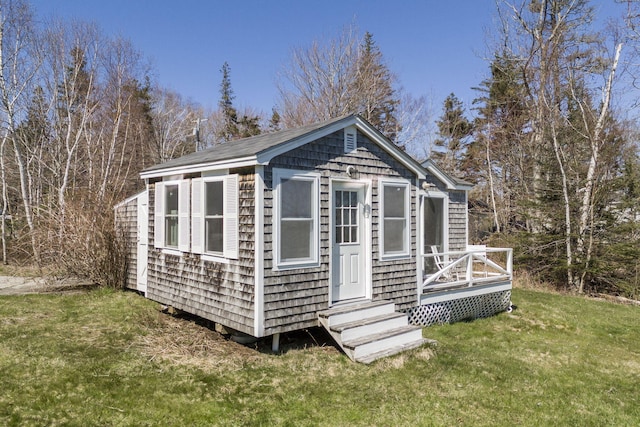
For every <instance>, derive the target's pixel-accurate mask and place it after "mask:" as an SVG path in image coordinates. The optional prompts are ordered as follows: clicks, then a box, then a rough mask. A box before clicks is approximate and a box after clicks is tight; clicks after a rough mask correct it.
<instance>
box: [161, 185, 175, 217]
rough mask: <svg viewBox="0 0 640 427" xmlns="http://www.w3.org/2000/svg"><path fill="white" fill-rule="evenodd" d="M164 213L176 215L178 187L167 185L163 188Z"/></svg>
mask: <svg viewBox="0 0 640 427" xmlns="http://www.w3.org/2000/svg"><path fill="white" fill-rule="evenodd" d="M164 197H165V198H164V200H165V202H164V213H165V215H166V214H169V215H178V186H177V185H167V186H166V187H164Z"/></svg>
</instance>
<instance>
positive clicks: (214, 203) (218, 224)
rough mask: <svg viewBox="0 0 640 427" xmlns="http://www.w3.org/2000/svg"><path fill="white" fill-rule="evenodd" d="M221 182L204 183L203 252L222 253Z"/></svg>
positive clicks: (222, 203)
mask: <svg viewBox="0 0 640 427" xmlns="http://www.w3.org/2000/svg"><path fill="white" fill-rule="evenodd" d="M223 194H224V193H223V181H211V182H206V183H205V212H204V229H205V232H204V236H205V252H212V253H219V254H222V253H223V252H224V243H223V242H224V233H223V231H222V230H223V224H224V216H223V215H224V214H223V212H224V210H223V206H224V198H223Z"/></svg>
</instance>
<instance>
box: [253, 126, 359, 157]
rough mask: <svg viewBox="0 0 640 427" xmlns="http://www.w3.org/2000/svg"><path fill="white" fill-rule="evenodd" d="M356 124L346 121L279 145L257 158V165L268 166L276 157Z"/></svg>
mask: <svg viewBox="0 0 640 427" xmlns="http://www.w3.org/2000/svg"><path fill="white" fill-rule="evenodd" d="M354 123H355V120H353V119H351V120H345V121H342V120H340V121H338V122H336V123H334V124H332V125H330V126H327V127H326V128H322V129H318V130H317V131H314V132H311V133H308V134H306V135H302V136H300V137H298V138H295V139H293V140H291V141H289V142H287V143H284V144H281V145H278V146H276V147H273V148H270V149H268V150H265V151H263V152H262V153H260V154H258V156H257V160H258V161H257V164H259V165H266V164H269V162H270V161H271V160H272V159H273V158H274V157H276V156H279V155H281V154H285V153H287V152H289V151H291V150H295V149H296V148H298V147H302V146H303V145H305V144H308V143H310V142H312V141H315V140H316V139H319V138H322V137H323V136H326V135H330V134H332V133H333V132H337V131H339V130H341V129H344V128H345V127H348V126H351V125H353V124H354Z"/></svg>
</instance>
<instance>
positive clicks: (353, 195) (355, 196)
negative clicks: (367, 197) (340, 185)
mask: <svg viewBox="0 0 640 427" xmlns="http://www.w3.org/2000/svg"><path fill="white" fill-rule="evenodd" d="M351 206H352V207H355V206H358V192H356V191H351Z"/></svg>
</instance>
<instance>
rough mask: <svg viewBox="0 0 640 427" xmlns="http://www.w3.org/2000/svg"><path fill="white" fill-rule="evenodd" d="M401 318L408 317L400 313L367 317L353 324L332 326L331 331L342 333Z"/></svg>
mask: <svg viewBox="0 0 640 427" xmlns="http://www.w3.org/2000/svg"><path fill="white" fill-rule="evenodd" d="M400 317H406V314H404V313H398V312H395V311H394V312H393V313H387V314H380V315H378V316H372V317H366V318H364V319H360V320H355V321H353V322H346V323H339V324H337V325H333V326H331V330H332V331H335V332H338V333H341V332H343V331H345V330H347V329H351V328H356V327H358V326H366V325H372V324H375V323H378V322H381V321H384V320H391V319H397V318H400Z"/></svg>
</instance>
